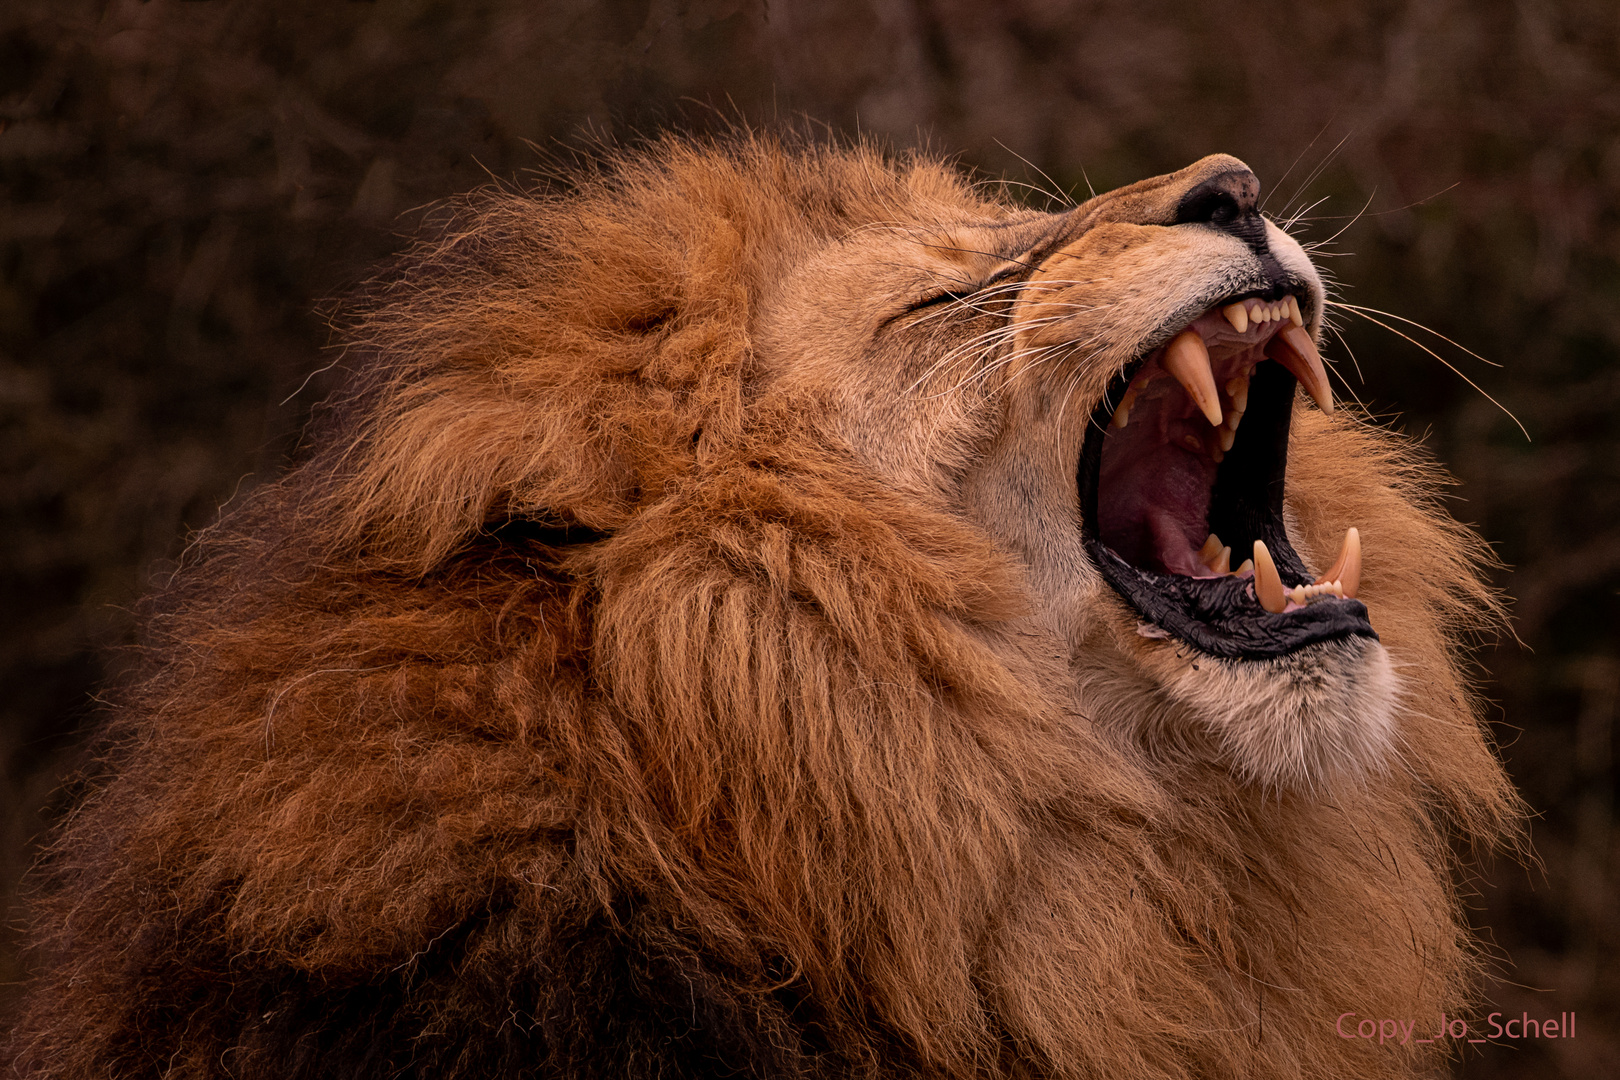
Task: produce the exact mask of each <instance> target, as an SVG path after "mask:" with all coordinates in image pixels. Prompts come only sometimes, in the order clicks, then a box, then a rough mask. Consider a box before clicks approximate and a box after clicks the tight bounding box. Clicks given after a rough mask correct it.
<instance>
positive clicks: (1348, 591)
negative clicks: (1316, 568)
mask: <svg viewBox="0 0 1620 1080" xmlns="http://www.w3.org/2000/svg"><path fill="white" fill-rule="evenodd" d="M1328 582H1336V583H1337V584H1338V585H1339V586H1340V587H1341V588H1342V589H1343V590H1344V595H1345V597H1346V598H1348V599H1351V600H1354V599H1355V598H1356V590H1357V589H1359V588H1361V533H1359V532H1357V531H1356V530H1355V529H1353V528H1352V529H1346V530H1345V533H1344V540H1343V541H1342V542H1341V543H1340V545H1339V557H1338V558H1337V559H1335V560H1334V561H1333V565H1332V566H1331V567H1330V568H1329V569H1328V572H1327V573H1325V574H1323V575H1322V576H1321V577H1319V578H1317V579H1316V584H1318V585H1324V584H1327V583H1328Z"/></svg>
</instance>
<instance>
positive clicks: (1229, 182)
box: [1176, 170, 1260, 228]
mask: <svg viewBox="0 0 1620 1080" xmlns="http://www.w3.org/2000/svg"><path fill="white" fill-rule="evenodd" d="M1259 198H1260V181H1259V180H1257V179H1255V175H1254V174H1253V173H1252V172H1249V171H1247V170H1242V171H1236V170H1234V171H1232V172H1225V173H1222V174H1220V175H1219V176H1212V177H1210V178H1209V179H1208V180H1205V181H1204V182H1203V183H1201V184H1199V185H1198V186H1197V187H1195V188H1193V189H1192V190H1191V191H1188V192H1187V193H1186V194H1185V195H1183V196H1182V197H1181V202H1180V204H1179V205H1178V206H1177V207H1176V224H1177V225H1186V224H1191V223H1194V222H1197V223H1201V224H1202V223H1207V224H1210V225H1215V226H1218V227H1222V228H1230V227H1231V226H1233V225H1235V224H1237V223H1238V222H1239V221H1241V220H1242V219H1244V218H1246V217H1250V216H1252V215H1253V214H1255V213H1256V212H1257V211H1258V203H1259Z"/></svg>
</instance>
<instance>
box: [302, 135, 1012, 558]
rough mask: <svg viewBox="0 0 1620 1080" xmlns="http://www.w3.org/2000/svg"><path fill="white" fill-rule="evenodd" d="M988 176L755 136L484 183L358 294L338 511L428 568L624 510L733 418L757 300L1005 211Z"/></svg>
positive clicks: (610, 524) (748, 369)
mask: <svg viewBox="0 0 1620 1080" xmlns="http://www.w3.org/2000/svg"><path fill="white" fill-rule="evenodd" d="M995 194H996V193H995V192H994V191H993V190H992V191H991V192H990V195H989V197H987V196H986V193H985V191H984V190H983V189H975V188H973V187H970V186H969V185H968V184H967V183H966V182H965V181H964V179H963V178H962V176H961V175H960V174H959V173H958V172H957V171H955V170H953V169H952V168H950V167H949V166H947V165H946V164H944V163H942V162H940V161H938V160H936V159H933V158H929V157H926V156H917V155H913V156H908V157H904V158H894V157H890V156H888V155H885V154H883V153H881V152H880V151H878V150H877V149H875V148H873V147H870V146H864V145H863V146H854V147H834V146H825V145H821V146H817V145H800V146H787V145H784V144H782V143H780V142H778V141H775V140H771V139H766V138H753V137H750V138H744V139H740V140H736V141H732V142H727V143H724V144H701V143H694V142H688V141H682V140H676V139H666V140H663V141H661V142H659V143H657V144H655V145H654V146H653V147H652V148H651V151H650V152H647V151H642V152H637V153H634V154H629V153H626V154H620V155H617V156H614V157H611V158H609V159H607V160H606V161H605V162H603V163H601V164H599V165H598V167H597V168H596V169H595V171H594V172H592V173H590V174H589V175H587V176H586V177H585V178H584V179H583V180H581V181H580V182H578V184H577V186H575V187H574V188H573V189H572V190H571V191H569V192H567V193H565V194H546V195H529V194H518V193H512V192H487V193H483V194H479V195H475V196H472V197H469V198H468V199H467V200H465V201H463V202H462V203H460V204H458V205H456V206H453V207H451V208H449V209H448V210H447V211H446V212H445V215H444V217H443V219H442V220H441V222H440V228H439V230H438V235H437V236H436V237H435V238H434V239H431V240H429V241H426V242H424V243H422V244H420V245H418V246H417V247H416V248H415V249H413V250H412V251H411V252H409V253H408V255H407V256H406V257H405V258H404V260H403V261H402V264H401V266H400V267H399V269H398V271H397V273H396V275H395V276H394V278H393V279H392V281H391V282H390V283H389V284H387V285H386V286H385V287H383V288H382V289H380V290H379V293H378V295H377V299H376V302H375V303H374V304H373V305H372V306H371V308H370V309H369V311H367V312H366V313H365V314H364V315H363V316H362V319H361V321H360V324H359V327H358V332H357V334H356V337H357V339H358V340H359V341H360V342H361V343H362V344H363V345H364V346H365V347H366V348H367V349H368V350H369V351H370V352H371V355H372V361H371V362H372V364H373V365H374V372H373V374H372V377H371V378H372V384H373V385H372V390H371V392H370V393H369V394H367V395H366V396H365V400H366V401H367V402H368V405H367V407H366V409H365V410H364V411H365V413H366V414H367V415H366V416H365V420H364V424H363V427H362V430H361V434H360V435H359V437H358V438H357V439H356V440H355V441H354V442H353V444H352V445H351V446H349V447H348V449H347V452H346V455H345V462H346V466H347V467H346V468H344V469H343V470H342V471H343V473H344V474H345V475H346V479H345V480H344V481H343V490H342V492H341V495H340V497H339V498H338V499H336V500H335V501H334V505H336V506H339V507H342V508H343V513H342V515H341V518H340V520H339V521H337V522H336V526H337V527H338V529H339V531H340V532H341V533H342V534H343V536H344V537H345V538H347V539H360V538H362V537H365V538H367V539H368V541H369V543H370V544H371V546H372V548H373V550H374V551H377V552H385V553H387V555H388V556H389V557H390V558H391V559H393V560H395V561H398V562H400V563H401V564H404V565H407V566H413V567H416V568H418V569H425V568H427V567H429V566H431V565H433V563H434V562H435V561H436V560H438V559H439V558H441V557H442V556H443V555H444V554H446V553H447V552H449V551H451V550H453V549H454V548H455V547H456V546H457V544H459V543H460V542H461V541H462V540H463V539H464V538H465V537H466V536H467V535H468V534H469V533H470V532H471V531H473V530H475V529H477V528H479V527H480V526H481V525H483V524H484V523H486V522H488V521H491V520H497V519H500V518H503V517H505V516H509V515H523V514H539V515H542V516H545V517H547V518H548V519H553V520H556V521H557V522H559V523H563V524H578V525H582V526H586V527H590V528H595V529H601V530H604V531H608V530H612V529H614V528H616V527H617V526H618V525H620V524H622V522H623V521H624V520H625V518H626V516H627V515H628V514H629V513H630V512H631V510H632V508H633V507H634V506H636V505H637V504H640V503H643V502H645V501H646V500H648V499H649V498H654V497H656V496H657V494H658V493H659V492H660V491H662V489H663V488H664V486H665V485H666V484H668V483H669V482H670V481H671V480H672V479H673V478H674V477H676V476H678V475H679V474H681V473H682V472H684V471H686V470H687V469H688V468H690V466H691V464H692V463H693V461H694V458H695V455H696V454H697V452H698V450H699V444H700V443H702V444H705V445H707V446H708V447H710V448H713V447H717V446H723V445H726V444H728V443H731V442H733V441H734V440H735V439H737V438H739V437H740V436H741V435H742V433H743V429H744V426H745V425H744V422H743V415H742V410H743V403H744V401H745V399H746V397H747V391H748V387H749V385H750V382H751V380H753V379H755V378H757V377H758V374H759V372H758V371H757V369H756V368H755V365H754V360H755V357H754V355H753V353H752V351H751V348H750V342H751V331H752V325H751V320H752V318H753V316H754V313H755V311H756V305H757V302H758V299H759V297H760V295H761V292H762V290H764V289H765V288H767V287H768V285H769V283H770V282H772V281H774V280H776V279H777V278H779V277H780V276H781V275H782V274H783V273H784V272H785V270H786V268H787V267H789V266H791V265H792V264H793V263H794V262H796V261H797V260H800V259H803V258H804V257H806V255H807V254H808V253H810V252H813V251H814V250H816V249H817V248H818V247H820V246H822V245H825V244H827V243H828V242H831V241H835V240H837V239H839V238H841V237H845V236H848V235H850V234H852V233H854V232H856V231H858V230H861V229H863V228H868V227H872V226H882V227H893V226H895V225H900V226H902V227H910V226H920V227H929V226H934V225H940V224H945V223H949V222H951V221H956V220H961V219H963V218H964V217H972V218H978V219H982V218H984V217H986V216H987V215H1000V214H1004V213H1006V212H1007V211H1008V210H1010V209H1011V207H1010V206H1009V205H1008V204H1006V203H1005V202H1002V201H1000V200H999V199H997V198H996V197H995Z"/></svg>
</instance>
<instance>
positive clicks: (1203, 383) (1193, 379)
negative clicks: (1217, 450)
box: [1161, 330, 1221, 427]
mask: <svg viewBox="0 0 1620 1080" xmlns="http://www.w3.org/2000/svg"><path fill="white" fill-rule="evenodd" d="M1161 363H1163V364H1164V370H1166V371H1168V372H1169V373H1170V374H1172V375H1174V376H1175V377H1176V381H1177V382H1179V383H1180V384H1181V386H1182V388H1183V389H1184V390H1186V391H1187V396H1188V397H1190V398H1192V399H1193V404H1194V405H1197V406H1198V409H1199V411H1200V412H1202V413H1203V414H1204V416H1205V418H1206V419H1208V420H1209V423H1210V426H1211V427H1220V426H1221V398H1220V395H1219V394H1217V393H1216V392H1215V373H1214V372H1213V371H1211V370H1210V368H1209V349H1207V348H1205V347H1204V339H1203V338H1201V337H1199V336H1198V331H1196V330H1183V331H1182V332H1181V333H1179V334H1177V335H1176V336H1175V339H1174V340H1172V341H1171V342H1170V344H1169V346H1168V347H1166V348H1165V350H1164V359H1163V360H1162V361H1161Z"/></svg>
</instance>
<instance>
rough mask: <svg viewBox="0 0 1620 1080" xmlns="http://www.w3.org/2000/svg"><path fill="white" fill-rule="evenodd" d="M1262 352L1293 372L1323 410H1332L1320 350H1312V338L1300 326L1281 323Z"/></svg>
mask: <svg viewBox="0 0 1620 1080" xmlns="http://www.w3.org/2000/svg"><path fill="white" fill-rule="evenodd" d="M1266 355H1267V356H1269V357H1271V359H1273V360H1275V361H1277V363H1279V364H1281V365H1282V366H1283V367H1285V368H1287V369H1288V370H1289V371H1291V372H1293V374H1294V378H1296V379H1298V380H1299V383H1300V385H1301V386H1303V387H1304V388H1305V392H1306V393H1308V394H1310V395H1311V397H1313V398H1315V399H1316V404H1317V405H1318V406H1320V407H1321V410H1322V411H1323V412H1325V413H1330V412H1332V411H1333V390H1332V388H1331V387H1329V386H1328V379H1327V368H1325V367H1323V366H1322V354H1321V353H1319V352H1317V351H1316V342H1314V341H1312V340H1311V335H1310V334H1308V333H1306V332H1305V330H1304V329H1303V328H1301V327H1298V326H1285V327H1283V328H1282V330H1280V331H1279V332H1278V333H1277V334H1276V336H1275V337H1273V338H1272V339H1271V342H1270V344H1268V345H1267V346H1266Z"/></svg>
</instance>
